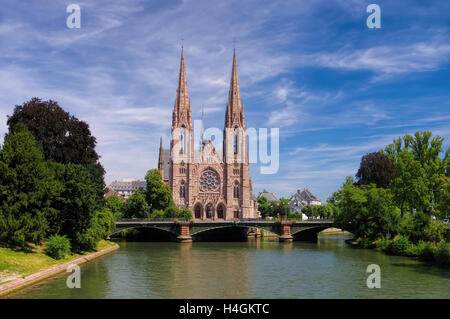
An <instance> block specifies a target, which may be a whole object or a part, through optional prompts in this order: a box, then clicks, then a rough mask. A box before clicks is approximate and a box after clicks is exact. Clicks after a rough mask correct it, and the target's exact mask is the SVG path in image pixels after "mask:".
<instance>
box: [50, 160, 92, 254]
mask: <svg viewBox="0 0 450 319" xmlns="http://www.w3.org/2000/svg"><path fill="white" fill-rule="evenodd" d="M48 165H49V167H50V168H51V169H52V170H53V172H54V175H55V177H56V179H57V180H58V182H59V183H60V185H61V189H62V191H61V192H60V193H59V195H58V197H57V198H56V199H55V200H54V201H53V203H52V206H53V207H54V208H55V209H57V210H58V211H59V214H58V217H57V218H56V220H55V221H54V222H53V232H55V233H58V234H64V235H67V237H68V238H69V239H70V240H71V243H72V249H74V250H75V251H80V250H90V249H95V246H96V243H97V241H98V240H99V239H100V236H99V234H96V233H95V230H94V229H93V228H92V226H93V224H92V223H93V218H94V215H95V211H96V209H97V207H98V200H99V198H98V193H97V192H96V185H95V183H94V182H93V179H92V176H91V173H90V171H89V170H88V169H87V168H86V167H85V166H82V165H78V164H66V165H64V164H60V163H55V162H50V163H48Z"/></svg>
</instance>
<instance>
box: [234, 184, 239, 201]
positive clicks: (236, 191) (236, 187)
mask: <svg viewBox="0 0 450 319" xmlns="http://www.w3.org/2000/svg"><path fill="white" fill-rule="evenodd" d="M239 193H240V192H239V182H238V181H235V182H234V187H233V197H234V198H239Z"/></svg>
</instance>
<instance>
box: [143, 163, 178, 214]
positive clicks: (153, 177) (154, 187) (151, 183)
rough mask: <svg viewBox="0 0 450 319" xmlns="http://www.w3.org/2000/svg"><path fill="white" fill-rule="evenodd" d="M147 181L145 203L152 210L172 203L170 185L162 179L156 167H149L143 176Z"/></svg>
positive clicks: (161, 208)
mask: <svg viewBox="0 0 450 319" xmlns="http://www.w3.org/2000/svg"><path fill="white" fill-rule="evenodd" d="M145 180H146V182H147V190H146V194H145V195H146V199H147V204H148V206H149V207H150V209H151V210H152V211H153V210H155V209H157V210H165V209H166V208H167V207H169V206H171V205H174V202H173V198H172V190H171V189H170V186H169V185H167V184H165V183H164V182H163V180H162V177H161V173H160V171H159V170H158V169H151V170H149V171H148V172H147V175H146V176H145Z"/></svg>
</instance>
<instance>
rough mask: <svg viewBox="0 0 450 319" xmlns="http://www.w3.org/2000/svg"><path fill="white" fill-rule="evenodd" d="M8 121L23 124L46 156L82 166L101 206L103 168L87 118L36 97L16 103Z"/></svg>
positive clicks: (103, 185) (10, 124)
mask: <svg viewBox="0 0 450 319" xmlns="http://www.w3.org/2000/svg"><path fill="white" fill-rule="evenodd" d="M7 123H8V125H9V130H10V131H12V130H13V129H14V127H15V125H16V124H17V123H23V124H25V126H26V127H27V128H28V130H29V131H30V132H31V133H32V134H33V136H34V137H35V139H36V140H37V141H38V142H40V143H41V145H42V149H43V152H44V158H45V160H47V161H53V162H57V163H62V164H69V163H70V164H80V165H83V166H85V167H86V168H87V169H88V170H89V172H90V173H91V178H92V180H93V182H94V184H95V189H96V191H97V193H98V196H97V197H98V202H97V203H96V208H97V209H102V208H103V207H104V198H103V196H104V194H105V181H104V174H105V170H104V168H103V166H102V165H101V164H100V162H99V158H100V157H99V155H98V154H97V152H96V151H95V146H96V143H97V141H96V139H95V137H94V136H92V135H91V131H90V129H89V125H88V124H87V123H86V122H84V121H80V120H79V119H77V118H76V117H75V116H73V115H71V114H70V113H68V112H66V111H64V110H63V109H62V108H61V107H60V106H59V105H58V103H57V102H56V101H52V100H48V101H42V100H41V99H39V98H36V97H35V98H32V99H31V100H30V101H28V102H25V103H23V104H22V105H16V106H15V109H14V112H13V114H12V115H11V116H8V121H7Z"/></svg>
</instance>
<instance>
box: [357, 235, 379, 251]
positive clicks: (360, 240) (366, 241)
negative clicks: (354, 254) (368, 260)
mask: <svg viewBox="0 0 450 319" xmlns="http://www.w3.org/2000/svg"><path fill="white" fill-rule="evenodd" d="M356 242H357V243H358V244H359V245H360V246H361V247H363V248H373V247H374V246H375V245H374V243H373V242H372V241H371V240H370V239H369V238H362V237H359V238H358V239H357V240H356Z"/></svg>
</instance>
